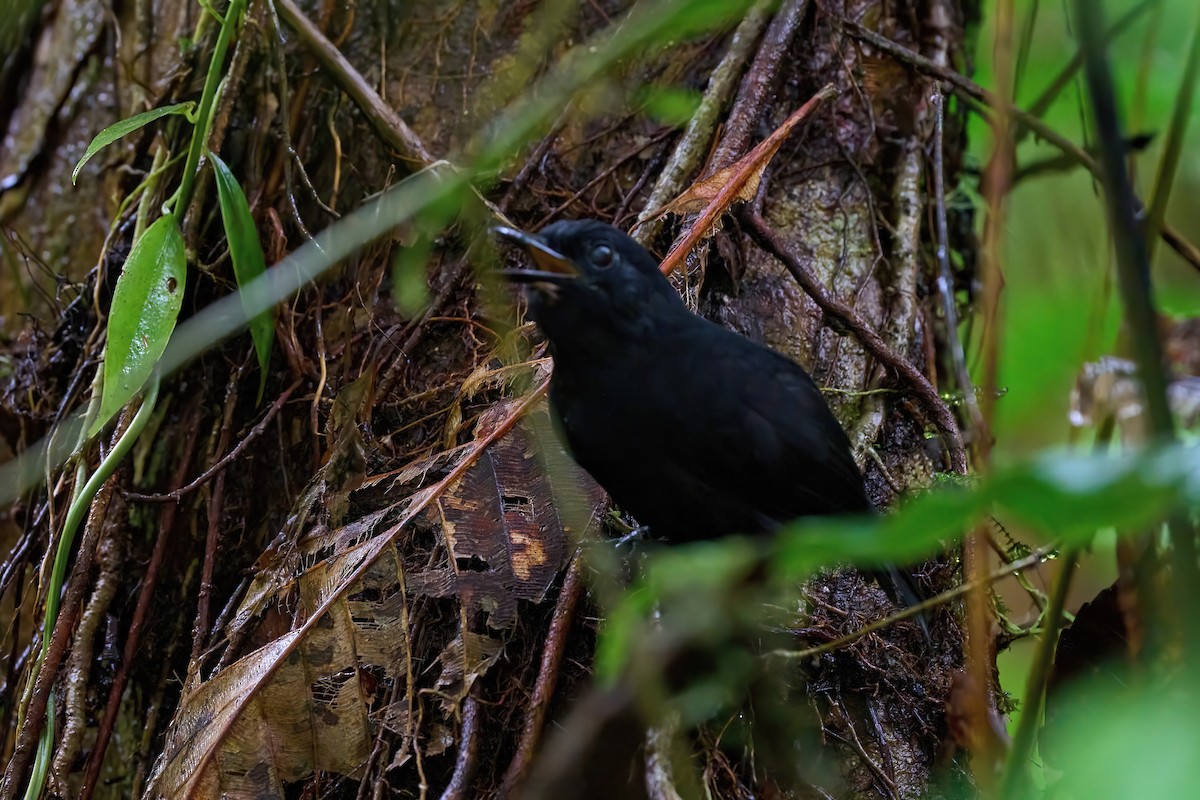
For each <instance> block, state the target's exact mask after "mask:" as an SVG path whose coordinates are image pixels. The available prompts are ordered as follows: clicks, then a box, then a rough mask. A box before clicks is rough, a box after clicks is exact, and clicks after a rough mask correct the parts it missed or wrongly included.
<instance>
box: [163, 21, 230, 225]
mask: <svg viewBox="0 0 1200 800" xmlns="http://www.w3.org/2000/svg"><path fill="white" fill-rule="evenodd" d="M245 7H246V0H230V3H229V8H228V9H227V10H226V12H225V19H224V21H223V22H222V24H221V31H220V33H218V34H217V43H216V45H215V46H214V47H213V53H212V59H211V60H210V61H209V62H208V74H207V75H205V77H204V91H203V92H202V93H201V95H200V104H199V105H198V106H197V109H196V125H195V127H193V128H192V143H191V145H190V146H189V147H188V154H187V162H186V163H185V164H184V166H183V178H182V179H181V181H180V184H179V191H178V192H176V194H175V200H174V205H173V206H172V210H174V212H175V216H176V217H178V218H179V219H180V220H182V219H183V218H184V216H185V215H186V214H187V208H188V204H189V203H191V202H192V192H193V191H194V190H195V188H196V175H197V172H198V170H199V167H200V156H201V154H203V152H204V145H205V142H207V141H208V127H209V123H210V122H211V121H212V111H213V106H214V105H215V102H214V101H215V99H216V95H217V86H218V85H219V84H220V82H221V75H222V71H223V67H224V65H225V53H226V51H228V50H229V43H230V42H231V41H232V40H233V34H234V31H236V30H237V26H238V23H239V22H240V21H241V19H242V12H243V11H244V10H245Z"/></svg>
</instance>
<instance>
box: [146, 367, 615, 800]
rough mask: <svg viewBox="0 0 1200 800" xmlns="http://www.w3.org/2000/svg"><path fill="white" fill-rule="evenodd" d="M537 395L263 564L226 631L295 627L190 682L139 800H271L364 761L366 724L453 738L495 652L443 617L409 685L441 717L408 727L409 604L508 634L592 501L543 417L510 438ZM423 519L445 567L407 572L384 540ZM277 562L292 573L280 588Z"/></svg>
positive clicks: (412, 700) (489, 640)
mask: <svg viewBox="0 0 1200 800" xmlns="http://www.w3.org/2000/svg"><path fill="white" fill-rule="evenodd" d="M542 391H544V386H543V388H542V390H539V391H538V392H535V393H534V395H533V396H532V397H531V398H527V399H525V400H522V401H514V402H511V403H499V404H496V406H495V407H493V408H492V409H490V410H489V412H490V413H486V414H484V415H483V416H482V417H481V418H480V421H479V424H478V426H477V428H476V441H475V443H474V444H473V445H471V446H468V447H466V448H461V449H459V450H458V451H457V452H456V454H455V455H454V456H452V457H450V458H449V459H448V461H447V462H446V463H445V464H443V465H442V466H443V467H444V468H445V469H446V470H447V472H448V474H447V475H446V477H445V478H443V479H442V480H440V481H439V482H437V483H435V484H433V485H431V486H428V487H425V488H422V489H419V490H417V491H415V492H413V493H412V494H410V495H409V496H408V497H406V498H404V499H403V500H402V501H400V502H398V503H396V504H394V505H392V506H390V507H386V508H384V509H381V510H378V511H376V512H375V513H373V514H371V515H368V516H366V517H363V518H361V519H359V520H355V521H354V522H351V523H349V524H347V525H343V526H341V527H338V528H334V529H332V530H331V529H329V527H328V526H327V523H326V521H325V520H324V519H319V518H316V515H310V521H311V524H312V525H313V529H311V530H308V531H305V532H304V533H303V535H302V536H300V537H299V541H297V542H296V544H295V545H294V546H292V547H291V548H289V549H290V551H291V552H292V553H293V556H294V558H292V559H277V560H273V563H272V565H271V569H270V570H269V573H270V575H271V577H270V578H269V579H266V580H263V581H256V585H258V586H259V590H258V591H256V592H254V594H253V600H251V601H247V602H246V603H244V604H243V607H242V612H241V614H239V619H238V620H237V622H236V625H237V627H238V629H242V630H247V629H248V626H249V625H250V623H252V622H253V621H254V620H255V619H261V618H264V617H266V618H276V619H279V618H282V619H289V618H290V619H295V620H296V628H295V629H294V630H292V631H289V632H287V633H285V634H284V635H282V636H279V637H277V638H275V639H274V640H272V641H270V642H268V643H266V644H265V645H263V646H262V647H260V648H259V649H257V650H255V651H254V652H251V653H248V654H246V655H244V656H242V657H241V658H240V659H239V660H238V661H236V662H234V663H233V664H231V665H230V666H228V667H226V668H225V669H223V670H222V671H220V672H219V673H218V674H217V675H216V676H215V677H213V678H211V679H209V680H207V681H205V682H203V683H202V682H200V679H199V677H198V675H197V674H195V671H193V675H192V676H191V679H190V680H189V685H188V688H187V690H186V692H185V694H184V696H183V698H182V700H181V702H180V705H179V709H178V710H177V712H176V714H175V717H174V720H173V721H172V725H171V728H170V731H169V733H168V737H167V744H166V746H165V747H164V749H163V751H162V755H161V757H160V759H159V762H158V763H157V764H156V766H155V771H154V775H153V777H152V779H151V781H150V782H149V784H148V785H149V786H150V789H149V790H148V792H147V794H146V796H147V797H171V798H189V797H201V796H202V797H209V796H223V797H231V798H239V797H282V796H284V794H283V789H284V784H286V783H287V782H290V781H296V780H300V779H303V778H305V777H307V776H309V775H311V774H313V773H314V772H316V771H322V772H328V773H335V774H340V775H347V776H353V775H354V774H355V773H356V771H357V770H359V769H360V768H361V765H362V764H363V763H365V761H366V759H367V757H368V756H369V753H370V744H371V741H372V739H371V736H372V730H371V724H370V723H369V720H372V719H378V718H381V717H386V718H388V719H392V720H395V721H398V724H404V725H405V726H406V728H407V727H410V726H412V725H414V724H416V723H415V722H414V720H421V725H422V728H421V732H420V738H422V740H423V741H430V739H429V738H428V737H429V736H430V735H432V732H433V731H435V730H436V728H437V727H438V726H442V727H443V728H445V729H446V730H453V728H454V725H455V723H454V714H455V713H456V709H457V705H458V701H460V700H461V699H462V698H463V697H465V696H466V693H467V692H468V691H469V690H470V686H471V684H472V683H473V681H474V680H475V679H476V678H478V677H480V676H482V675H484V674H486V672H487V670H488V669H489V668H490V667H491V666H492V664H493V663H495V660H496V658H498V656H499V654H500V653H501V652H502V646H503V640H502V639H501V638H499V637H492V636H488V635H484V634H480V633H477V632H471V631H469V630H467V629H466V620H467V619H468V616H469V615H467V614H465V613H460V614H458V617H459V618H460V619H461V620H463V621H464V622H463V623H462V625H463V627H462V628H461V629H460V630H459V631H458V634H457V636H456V638H455V639H454V640H453V641H452V642H451V644H450V645H448V646H446V647H444V648H443V649H442V651H441V653H440V654H439V655H438V660H439V661H440V662H441V665H442V670H441V673H440V675H439V676H438V677H437V679H436V684H435V685H434V686H433V687H430V686H429V685H428V683H426V686H425V688H426V689H428V688H433V689H435V690H436V691H437V692H438V694H439V696H441V697H443V698H445V702H444V704H443V706H442V707H441V712H442V716H441V717H440V718H438V717H437V715H430V714H429V713H428V710H427V711H426V714H425V717H426V718H425V719H422V718H421V716H420V715H416V716H414V715H413V714H412V713H411V709H412V708H413V707H415V704H416V703H417V698H416V697H414V696H412V694H415V693H416V692H417V691H421V687H419V686H418V685H417V681H418V680H419V679H420V677H421V676H420V675H419V674H416V675H414V674H410V671H411V670H412V662H413V660H414V658H416V657H428V655H425V656H414V654H413V652H412V642H411V641H410V638H409V635H408V632H409V629H410V622H409V599H410V598H412V597H414V596H417V595H434V596H440V597H457V598H458V599H459V602H460V604H461V606H462V610H465V609H466V608H470V607H481V608H483V609H485V610H487V611H488V613H489V615H490V617H489V622H490V623H491V625H492V627H493V628H497V627H502V626H503V625H506V624H511V623H512V622H513V621H514V620H515V618H516V610H517V601H518V600H522V599H524V600H530V601H533V602H538V601H540V600H541V599H542V598H543V596H544V595H545V593H546V591H547V590H548V588H549V587H550V585H551V583H552V582H553V580H554V578H555V576H556V574H557V572H558V570H559V569H560V568H561V566H562V564H563V562H564V560H565V555H566V552H567V549H566V547H567V541H568V538H569V537H570V536H573V535H574V534H571V533H570V532H569V531H570V530H572V529H574V530H577V531H580V532H581V531H582V528H583V526H585V525H587V524H588V522H589V521H590V520H591V518H592V514H593V511H594V508H595V507H596V506H597V505H598V504H599V502H600V499H601V498H602V494H601V492H600V490H599V488H598V487H597V486H596V485H595V484H594V483H593V482H591V480H590V479H586V476H584V475H583V473H582V472H581V471H580V470H579V469H578V468H577V467H575V466H574V465H573V464H571V463H570V461H569V459H568V458H567V456H566V454H565V453H563V452H562V450H561V448H558V447H557V446H552V445H553V442H552V440H551V439H550V436H549V432H548V419H547V415H546V414H545V413H544V411H543V412H541V413H539V414H537V415H535V416H532V417H530V418H528V419H526V420H525V421H524V422H523V423H522V424H521V425H519V426H515V427H514V426H513V420H514V419H515V418H516V417H518V416H519V415H521V414H523V413H524V412H526V411H527V410H528V408H529V407H530V406H531V405H532V404H533V402H534V401H535V400H536V399H537V398H540V397H541V394H542ZM348 419H349V418H346V419H343V422H346V421H348ZM316 494H319V492H318V493H316ZM313 499H314V497H313V496H310V495H306V496H305V498H304V499H303V500H302V501H301V502H302V503H311V502H312V501H313ZM308 507H309V506H307V505H305V506H304V508H305V509H307V508H308ZM433 508H436V513H433V514H428V513H427V514H426V517H425V519H426V520H429V519H430V518H432V519H434V520H441V521H443V523H444V525H445V529H444V531H443V534H444V537H443V538H444V544H445V552H446V553H447V554H448V555H449V558H448V560H447V566H445V567H444V568H434V569H425V570H422V571H420V572H413V570H412V568H411V567H410V568H409V569H406V568H405V556H406V553H405V552H403V551H402V550H401V549H400V548H398V547H397V541H398V539H399V538H400V534H401V532H403V531H407V530H408V526H410V525H412V524H419V523H418V517H419V515H421V514H422V512H427V511H429V510H432V509H433ZM385 522H387V523H388V524H384V523H385ZM421 558H422V559H427V558H428V556H424V555H423V556H421ZM318 559H319V560H318ZM284 563H287V564H291V565H293V566H294V567H296V568H299V565H307V568H306V569H304V570H303V571H302V572H300V573H299V574H293V575H292V576H284V575H282V574H280V573H279V572H278V571H277V570H278V568H279V566H281V565H282V564H284ZM480 564H485V565H486V567H487V568H486V569H484V570H480V569H478V566H479V565H480ZM268 612H272V613H268ZM231 627H232V626H231ZM265 630H267V626H265V625H261V626H260V635H261V632H263V631H265ZM385 682H386V683H387V684H388V685H389V687H396V686H398V685H402V686H404V687H405V688H406V689H407V688H408V687H411V688H412V692H411V693H409V692H406V691H402V692H401V694H402V695H404V698H403V700H401V701H400V705H401V706H402V708H399V709H398V708H395V706H391V707H388V708H382V707H381V703H382V702H383V700H382V698H385V697H388V696H390V692H389V691H385V689H384V687H382V686H381V685H380V684H381V683H385ZM401 682H402V683H401Z"/></svg>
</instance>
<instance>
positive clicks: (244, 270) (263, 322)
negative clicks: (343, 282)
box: [208, 152, 275, 402]
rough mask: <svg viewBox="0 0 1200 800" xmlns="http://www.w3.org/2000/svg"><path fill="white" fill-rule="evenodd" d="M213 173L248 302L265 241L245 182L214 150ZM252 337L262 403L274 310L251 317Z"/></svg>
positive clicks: (262, 268) (263, 267) (263, 262)
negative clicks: (252, 214) (253, 212)
mask: <svg viewBox="0 0 1200 800" xmlns="http://www.w3.org/2000/svg"><path fill="white" fill-rule="evenodd" d="M208 158H209V160H210V161H211V162H212V166H213V174H215V175H216V177H217V197H218V198H219V199H220V202H221V222H222V223H224V225H225V239H226V241H228V242H229V257H230V258H231V259H232V260H233V274H234V276H235V277H236V278H237V282H238V286H239V287H241V289H242V302H243V304H244V305H248V304H247V303H246V300H247V297H246V292H247V289H246V287H247V285H248V284H250V282H251V281H253V280H254V279H255V278H257V277H258V276H259V275H262V274H263V273H264V272H265V271H266V268H267V265H266V259H265V258H264V257H263V249H262V242H261V241H260V240H259V238H258V229H257V228H256V227H255V226H254V218H253V217H252V216H251V215H250V204H249V203H247V202H246V195H245V193H244V192H243V191H242V187H241V185H239V184H238V182H237V179H236V178H234V177H233V172H231V171H230V169H229V167H228V165H226V164H225V162H224V161H222V160H221V158H220V157H219V156H218V155H217V154H216V153H212V152H210V153H209V154H208ZM250 336H251V337H252V338H253V339H254V350H255V352H256V353H257V354H258V369H259V376H258V402H262V396H263V389H265V388H266V385H267V367H268V365H270V363H271V346H272V345H273V344H274V342H275V313H274V310H273V309H272V310H270V311H264V312H262V313H261V314H259V315H258V316H256V317H254V318H252V319H251V320H250Z"/></svg>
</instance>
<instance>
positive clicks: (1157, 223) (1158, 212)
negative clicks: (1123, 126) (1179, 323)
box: [1146, 12, 1200, 263]
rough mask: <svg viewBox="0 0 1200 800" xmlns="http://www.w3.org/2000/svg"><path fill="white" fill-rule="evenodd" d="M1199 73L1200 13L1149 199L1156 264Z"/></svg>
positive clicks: (1149, 235) (1150, 244) (1149, 240)
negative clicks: (1157, 247) (1158, 246)
mask: <svg viewBox="0 0 1200 800" xmlns="http://www.w3.org/2000/svg"><path fill="white" fill-rule="evenodd" d="M1198 72H1200V12H1197V14H1196V26H1195V29H1194V30H1193V31H1192V43H1191V46H1190V47H1189V48H1188V57H1187V65H1186V66H1185V67H1184V68H1183V77H1182V78H1180V80H1179V91H1178V92H1176V93H1175V110H1174V112H1173V113H1172V114H1171V126H1170V127H1169V128H1168V129H1167V138H1166V141H1165V143H1164V144H1163V154H1162V159H1161V160H1160V161H1159V162H1158V176H1157V177H1156V178H1155V180H1154V194H1153V195H1152V196H1151V198H1150V208H1149V213H1148V214H1147V215H1146V257H1147V259H1148V260H1149V261H1150V262H1151V263H1153V262H1154V248H1155V245H1157V244H1158V239H1159V236H1161V234H1162V226H1163V220H1164V219H1166V217H1167V201H1169V200H1170V199H1171V186H1172V185H1173V184H1174V182H1175V173H1176V172H1178V170H1179V158H1180V156H1182V155H1183V143H1184V139H1185V138H1186V134H1187V127H1188V120H1189V119H1190V118H1191V115H1192V97H1193V96H1194V95H1195V93H1196V75H1197V73H1198Z"/></svg>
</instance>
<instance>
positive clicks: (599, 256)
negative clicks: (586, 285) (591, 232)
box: [592, 244, 613, 267]
mask: <svg viewBox="0 0 1200 800" xmlns="http://www.w3.org/2000/svg"><path fill="white" fill-rule="evenodd" d="M612 262H613V251H612V248H611V247H609V246H608V245H606V244H598V245H596V246H595V247H593V248H592V263H593V264H595V265H596V266H597V267H607V266H609V265H611V264H612Z"/></svg>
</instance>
